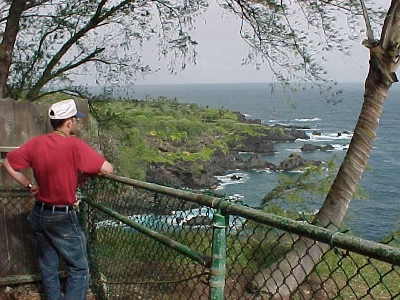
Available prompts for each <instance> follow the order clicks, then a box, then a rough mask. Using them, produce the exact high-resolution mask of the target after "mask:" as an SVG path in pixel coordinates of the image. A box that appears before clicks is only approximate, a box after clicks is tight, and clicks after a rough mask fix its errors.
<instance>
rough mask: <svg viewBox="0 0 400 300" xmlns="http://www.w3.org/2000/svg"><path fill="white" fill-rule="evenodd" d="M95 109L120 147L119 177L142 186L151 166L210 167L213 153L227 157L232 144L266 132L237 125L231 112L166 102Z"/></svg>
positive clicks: (99, 104)
mask: <svg viewBox="0 0 400 300" xmlns="http://www.w3.org/2000/svg"><path fill="white" fill-rule="evenodd" d="M90 108H91V113H92V114H93V116H94V117H95V119H96V120H97V124H98V127H99V132H100V136H103V137H112V139H113V140H114V141H115V144H116V147H117V149H115V150H116V151H117V152H118V155H117V156H116V158H115V161H113V162H114V163H115V164H116V165H117V169H118V171H119V174H121V175H123V176H127V177H132V178H136V179H142V180H143V179H144V178H145V172H146V169H147V167H148V164H149V163H165V164H175V163H177V162H179V161H182V162H196V161H199V162H203V161H208V160H210V158H211V155H212V154H213V153H214V151H216V150H220V151H222V152H224V153H227V151H228V146H227V145H228V143H230V142H234V141H237V140H238V139H240V137H241V136H242V135H243V134H252V135H257V134H261V133H260V132H259V130H260V128H262V126H258V127H255V126H253V125H250V124H243V123H238V122H237V121H236V119H237V115H236V114H235V113H234V112H231V111H227V110H223V109H214V108H208V107H199V106H197V105H195V104H180V103H178V102H177V101H176V99H172V100H171V99H166V98H164V97H160V98H159V99H157V100H156V99H152V100H151V101H135V100H132V101H116V100H114V101H92V102H90ZM264 127H265V126H264ZM200 165H201V164H200ZM194 168H195V167H194ZM200 170H201V168H197V170H192V171H195V172H199V171H200Z"/></svg>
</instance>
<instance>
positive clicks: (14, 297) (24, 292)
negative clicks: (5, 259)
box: [0, 283, 96, 300]
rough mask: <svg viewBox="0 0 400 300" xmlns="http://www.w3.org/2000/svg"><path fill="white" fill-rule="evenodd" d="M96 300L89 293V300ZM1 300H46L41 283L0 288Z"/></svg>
mask: <svg viewBox="0 0 400 300" xmlns="http://www.w3.org/2000/svg"><path fill="white" fill-rule="evenodd" d="M95 299H96V298H95V297H94V296H93V294H92V293H91V292H90V291H89V293H88V296H87V300H95ZM0 300H44V297H43V293H42V287H41V285H40V283H26V284H18V285H10V286H1V287H0Z"/></svg>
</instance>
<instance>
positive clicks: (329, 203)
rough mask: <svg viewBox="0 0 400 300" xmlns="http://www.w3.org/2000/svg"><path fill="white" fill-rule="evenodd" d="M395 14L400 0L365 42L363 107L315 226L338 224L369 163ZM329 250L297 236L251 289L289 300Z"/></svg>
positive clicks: (399, 29) (396, 27)
mask: <svg viewBox="0 0 400 300" xmlns="http://www.w3.org/2000/svg"><path fill="white" fill-rule="evenodd" d="M399 14H400V4H399V1H397V0H393V1H392V5H391V7H390V10H389V12H388V14H387V16H386V19H385V25H384V27H383V29H382V35H381V40H380V42H379V43H376V42H373V41H369V43H367V47H369V48H370V62H369V64H370V67H369V73H368V77H367V79H366V81H365V93H364V102H363V106H362V109H361V112H360V115H359V118H358V121H357V124H356V127H355V129H354V135H353V138H352V139H351V142H350V145H349V149H348V151H347V153H346V156H345V158H344V160H343V163H342V165H341V167H340V169H339V172H338V174H337V176H336V178H335V180H334V182H333V184H332V186H331V189H330V191H329V193H328V195H327V197H326V199H325V201H324V203H323V205H322V207H321V209H320V210H319V212H318V213H317V215H316V217H315V223H316V224H317V225H321V226H324V227H329V228H332V229H333V230H337V229H338V228H339V226H340V225H341V223H342V221H343V218H344V216H345V215H346V213H347V209H348V207H349V204H350V201H351V199H352V198H353V194H354V192H355V189H356V187H357V185H358V183H359V181H360V179H361V175H362V173H363V170H364V168H365V166H366V164H367V160H368V157H369V154H370V152H371V149H372V145H373V141H374V139H375V136H376V131H377V129H378V124H379V118H380V115H381V112H382V107H383V104H384V102H385V100H386V97H387V93H388V91H389V88H390V86H391V85H392V83H393V82H395V81H397V79H396V76H395V74H394V71H395V70H396V69H397V67H398V65H397V64H398V58H397V57H398V53H399V49H398V48H397V46H396V45H399V42H400V15H399ZM329 249H330V246H329V245H325V244H318V243H316V242H315V241H312V240H309V239H306V238H300V239H298V240H297V241H296V242H295V243H294V244H293V249H292V250H291V251H289V252H288V253H287V254H286V255H285V257H282V258H281V259H280V260H278V261H277V262H276V263H274V264H273V265H271V266H269V267H268V268H267V269H264V270H261V271H259V272H258V273H257V274H255V275H254V277H253V279H252V281H251V282H250V283H249V290H250V291H251V292H252V293H256V294H260V295H262V297H263V298H265V299H287V298H288V297H289V296H290V295H291V294H292V293H293V292H294V291H295V290H296V289H297V288H298V286H299V285H300V284H301V283H302V282H303V281H304V280H305V279H306V277H307V275H308V274H310V273H311V272H312V271H313V269H314V267H315V266H316V265H317V263H318V262H319V261H320V259H321V257H322V255H323V254H324V253H325V252H326V251H327V250H329Z"/></svg>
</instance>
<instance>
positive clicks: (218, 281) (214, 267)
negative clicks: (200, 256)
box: [209, 209, 228, 300]
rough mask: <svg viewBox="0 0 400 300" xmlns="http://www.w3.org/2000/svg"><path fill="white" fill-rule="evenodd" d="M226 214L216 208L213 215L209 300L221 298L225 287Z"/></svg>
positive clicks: (220, 299)
mask: <svg viewBox="0 0 400 300" xmlns="http://www.w3.org/2000/svg"><path fill="white" fill-rule="evenodd" d="M227 218H228V217H227V216H224V215H223V214H222V213H221V210H220V209H218V210H217V211H216V212H215V213H214V216H213V240H212V255H211V268H210V295H209V299H210V300H222V299H223V298H224V287H225V271H226V270H225V267H226V225H227Z"/></svg>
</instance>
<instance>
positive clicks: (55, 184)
mask: <svg viewBox="0 0 400 300" xmlns="http://www.w3.org/2000/svg"><path fill="white" fill-rule="evenodd" d="M7 159H8V161H9V162H10V165H11V167H12V168H13V169H14V170H19V169H27V168H32V170H33V174H34V176H35V180H36V182H37V185H38V186H39V192H38V193H37V194H36V195H35V197H36V198H37V199H38V200H40V201H42V202H44V203H49V204H52V205H68V204H72V203H74V202H75V201H76V197H75V193H76V189H77V186H78V173H79V172H84V173H88V174H92V175H93V174H97V173H98V172H99V171H100V168H101V166H102V165H103V163H104V161H105V159H104V158H103V157H102V156H101V155H100V154H99V153H98V152H97V151H95V150H94V149H92V148H91V147H90V146H89V145H87V144H86V143H85V142H83V141H82V140H80V139H78V138H76V137H73V136H69V137H64V136H59V135H57V134H54V133H49V134H45V135H40V136H37V137H34V138H32V139H31V140H29V141H28V142H26V143H25V144H23V145H22V146H21V147H20V148H18V149H15V150H13V151H11V152H10V153H8V154H7Z"/></svg>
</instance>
